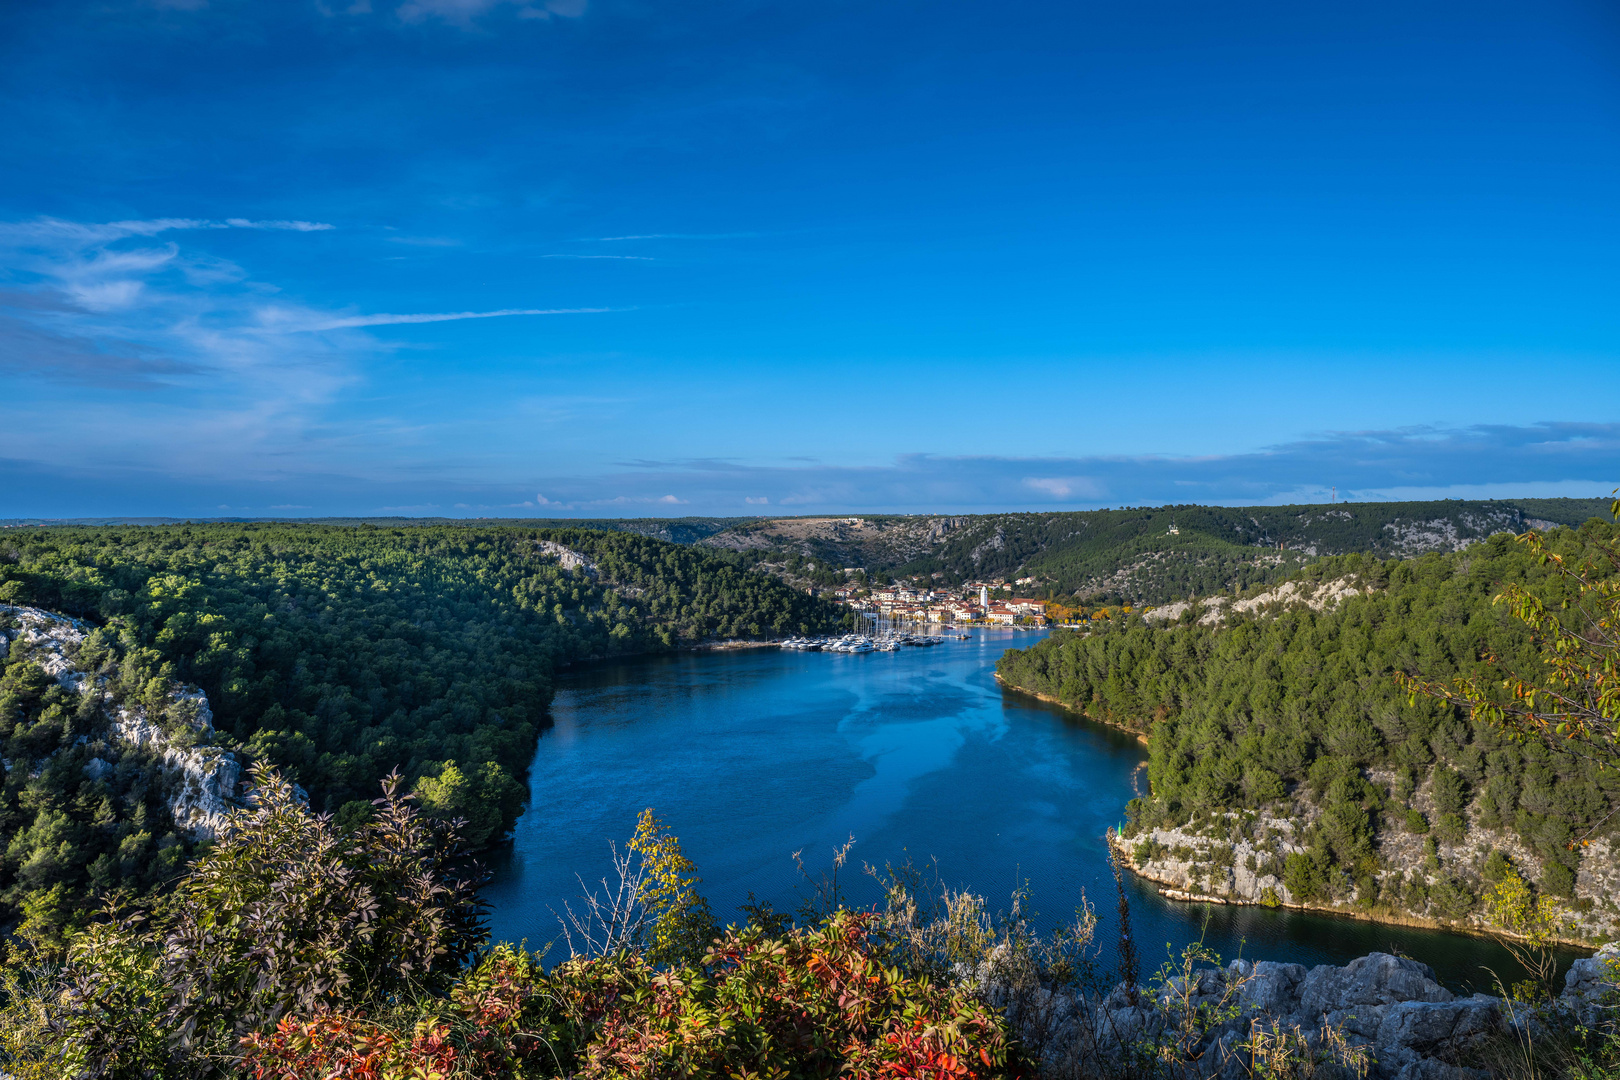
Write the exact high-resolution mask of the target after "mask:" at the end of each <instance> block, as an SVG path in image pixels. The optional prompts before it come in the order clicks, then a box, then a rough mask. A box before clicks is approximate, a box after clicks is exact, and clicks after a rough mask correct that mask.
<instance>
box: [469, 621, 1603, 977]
mask: <svg viewBox="0 0 1620 1080" xmlns="http://www.w3.org/2000/svg"><path fill="white" fill-rule="evenodd" d="M1037 639H1038V638H1037V635H1035V634H1030V633H1014V632H1012V631H1010V630H1009V631H982V632H978V633H976V634H974V635H973V636H972V638H971V640H968V641H953V642H950V643H948V644H945V645H940V646H935V647H933V648H926V649H921V648H910V649H905V650H902V651H900V652H897V653H869V654H864V655H836V654H823V653H800V652H785V651H782V650H778V649H774V648H762V649H746V650H738V651H735V652H715V653H681V654H677V655H673V656H665V657H654V658H649V659H638V660H633V661H628V662H623V663H612V664H596V665H590V666H586V667H584V668H581V669H578V670H576V671H573V672H570V673H568V674H566V675H565V676H564V677H563V678H562V680H561V681H560V683H559V692H558V694H557V697H556V701H555V703H554V704H553V707H552V712H553V717H554V719H555V723H554V725H553V726H552V727H551V728H550V729H548V730H547V731H546V732H545V734H544V735H543V736H542V737H541V739H540V745H539V749H538V752H537V753H536V755H535V761H534V766H533V768H532V770H531V772H530V777H529V783H530V791H531V804H530V806H529V808H528V810H527V812H526V813H525V814H524V815H523V817H522V818H521V819H520V820H519V821H518V824H517V830H516V833H515V836H514V839H513V841H512V843H511V844H510V845H508V846H507V848H506V849H504V850H502V851H499V852H497V853H496V855H495V857H494V858H493V859H492V861H491V865H492V869H493V870H494V872H495V877H494V880H493V882H492V883H491V885H490V887H489V889H488V890H487V894H486V895H487V896H488V898H489V899H490V901H491V902H492V904H493V912H492V916H491V922H492V928H493V930H494V933H495V936H496V937H497V938H498V939H505V940H512V941H518V940H524V939H527V941H528V943H529V945H530V947H531V948H535V947H538V946H540V945H542V944H544V943H546V942H548V941H552V940H553V939H556V938H558V937H559V934H560V927H559V923H558V918H557V913H558V912H560V911H561V910H562V909H563V905H564V904H565V903H572V904H574V906H575V907H576V908H577V907H578V897H579V895H580V893H581V891H582V889H581V885H580V880H581V879H582V880H583V881H585V882H590V883H593V884H594V883H597V882H598V881H599V880H600V879H601V878H602V877H603V876H604V875H605V874H608V873H609V871H610V869H611V860H610V851H609V843H610V842H612V841H617V842H619V843H620V845H621V846H622V844H623V841H624V840H625V839H626V838H627V837H629V836H630V834H631V833H632V832H633V831H634V828H635V821H636V815H637V814H638V813H640V812H641V810H642V809H644V808H646V807H649V806H650V807H653V808H654V809H656V811H657V812H658V814H659V816H661V817H662V818H663V819H664V820H665V821H666V822H667V823H668V824H669V826H670V827H671V828H672V829H673V830H674V832H675V834H676V835H678V836H679V837H680V838H681V842H682V844H683V846H684V848H685V850H686V853H687V855H688V856H689V857H690V858H691V859H692V860H693V861H694V862H695V863H696V864H697V866H698V871H699V873H700V874H701V875H702V878H703V885H702V891H703V892H704V894H705V895H706V896H707V897H708V898H709V902H710V904H711V906H712V907H713V909H714V911H715V913H716V915H717V916H718V917H719V918H720V919H721V920H722V921H740V920H741V918H742V916H741V913H740V912H739V911H738V907H737V906H738V905H739V904H741V903H743V902H745V901H746V900H747V898H748V896H749V894H750V893H752V894H753V895H754V896H755V897H756V898H757V899H762V900H769V901H770V902H771V903H772V904H773V905H774V906H775V907H776V908H777V909H778V910H788V911H792V910H794V909H795V908H797V906H798V905H799V903H800V901H801V900H802V899H803V898H804V897H805V895H806V889H807V885H806V882H805V881H804V879H803V878H801V876H800V874H799V873H798V871H797V869H796V868H795V865H794V861H793V855H794V853H795V852H802V853H803V856H802V857H803V860H804V862H805V864H806V867H807V869H808V870H809V871H810V873H811V874H812V875H813V876H818V877H819V876H820V875H821V874H822V873H823V872H825V871H827V870H828V869H829V867H830V864H831V856H832V852H833V849H834V848H835V847H836V846H838V845H840V844H841V843H843V842H844V841H845V840H847V839H848V838H849V837H851V836H853V837H854V839H855V845H854V847H853V848H852V849H851V850H850V860H849V865H848V866H846V868H845V871H844V874H843V884H844V885H845V886H847V890H848V893H849V895H850V896H851V898H852V899H853V900H855V901H858V902H863V903H870V902H873V901H874V900H876V899H877V898H878V896H879V895H880V894H879V891H878V889H877V887H876V885H875V883H874V882H873V881H872V880H871V879H869V878H868V877H866V876H865V875H864V874H862V873H861V872H860V868H861V865H862V864H869V865H872V866H875V867H878V868H882V867H883V866H884V865H885V864H899V863H902V862H904V861H906V860H907V859H909V860H910V861H911V862H912V863H914V864H918V865H921V866H926V867H928V868H929V872H930V874H932V873H934V872H935V870H936V869H937V874H938V877H939V879H940V880H941V881H943V882H944V883H945V884H948V885H950V886H951V887H953V888H968V889H971V890H973V891H975V892H977V893H979V894H981V895H983V896H985V897H987V898H988V899H989V901H990V904H991V907H992V909H995V908H998V907H999V908H1005V907H1006V906H1007V905H1008V903H1009V902H1010V899H1011V896H1012V893H1013V891H1014V889H1016V888H1019V887H1021V886H1027V888H1028V891H1029V895H1030V897H1031V901H1032V906H1033V909H1034V910H1035V911H1036V912H1037V913H1038V915H1039V919H1040V921H1041V922H1042V923H1044V924H1046V925H1054V924H1056V923H1059V922H1063V921H1066V920H1068V919H1070V918H1072V916H1073V913H1074V910H1075V908H1076V907H1077V905H1079V904H1081V903H1082V902H1083V899H1085V900H1089V901H1091V902H1092V903H1093V904H1094V906H1095V907H1096V909H1097V913H1098V915H1099V917H1100V919H1101V925H1100V928H1099V937H1098V940H1099V942H1100V945H1101V950H1102V952H1101V955H1100V957H1099V963H1101V964H1103V965H1105V966H1111V965H1113V964H1114V963H1115V960H1114V954H1113V947H1114V946H1113V943H1114V941H1115V940H1116V937H1115V925H1116V923H1115V920H1116V916H1115V913H1114V907H1115V903H1116V894H1115V891H1114V883H1113V879H1112V876H1111V874H1110V871H1109V867H1108V859H1107V849H1106V846H1105V844H1104V841H1103V835H1104V832H1105V830H1106V829H1107V828H1108V826H1110V825H1113V824H1115V823H1116V822H1118V821H1119V820H1120V818H1121V817H1122V815H1123V811H1124V806H1125V803H1126V801H1127V800H1128V799H1130V798H1131V796H1132V795H1133V794H1134V793H1135V791H1134V785H1135V784H1138V783H1141V784H1144V785H1145V784H1146V775H1145V771H1144V770H1142V769H1141V766H1142V765H1143V763H1144V762H1145V760H1146V751H1145V748H1143V747H1142V746H1141V745H1140V744H1139V743H1137V742H1136V741H1135V740H1134V739H1132V738H1130V737H1128V736H1126V735H1124V734H1122V733H1120V732H1117V731H1114V730H1112V729H1109V728H1105V727H1102V726H1101V725H1098V724H1093V723H1090V722H1089V721H1086V720H1084V719H1081V718H1077V717H1075V716H1072V715H1070V714H1068V713H1066V712H1064V711H1062V710H1060V709H1057V708H1054V707H1051V706H1047V705H1045V704H1043V703H1041V702H1039V701H1036V700H1033V699H1031V698H1028V697H1025V696H1024V695H1021V694H1017V693H1015V692H1011V691H1003V690H1002V689H1001V687H1000V686H999V685H997V683H996V682H995V680H994V678H993V677H992V673H993V671H994V667H995V661H996V659H997V658H998V657H999V656H1000V655H1001V653H1002V652H1003V651H1005V650H1006V649H1008V648H1018V647H1025V646H1028V645H1030V644H1033V643H1034V642H1035V641H1036V640H1037ZM1127 892H1128V895H1129V897H1130V900H1131V909H1132V919H1133V922H1134V924H1135V929H1136V937H1137V941H1138V944H1139V948H1140V949H1141V950H1142V953H1143V968H1144V973H1146V972H1147V971H1149V970H1151V969H1152V968H1154V967H1156V966H1157V965H1158V964H1159V963H1160V962H1162V961H1163V960H1164V959H1165V958H1166V947H1167V946H1168V947H1169V948H1170V949H1173V950H1177V951H1179V950H1180V949H1181V947H1182V946H1183V945H1185V944H1186V943H1188V942H1190V941H1194V940H1197V939H1198V938H1199V937H1200V935H1202V936H1203V938H1204V941H1205V943H1206V944H1207V945H1209V946H1211V947H1212V948H1214V949H1215V950H1216V951H1217V952H1219V953H1220V954H1221V956H1222V957H1223V958H1226V959H1230V958H1232V957H1234V956H1237V955H1240V954H1241V955H1243V956H1245V957H1250V958H1254V959H1267V960H1288V961H1295V962H1298V963H1303V964H1307V965H1311V964H1319V963H1344V962H1345V961H1346V960H1349V959H1351V958H1353V957H1356V956H1361V955H1363V954H1365V953H1368V952H1372V951H1375V950H1377V951H1384V952H1400V953H1402V954H1404V955H1407V956H1412V957H1415V958H1417V959H1419V960H1423V961H1425V962H1427V963H1429V964H1431V965H1433V966H1434V968H1435V969H1436V971H1437V972H1438V973H1439V975H1440V977H1441V979H1442V981H1444V982H1446V983H1447V984H1448V985H1450V986H1452V987H1453V988H1454V989H1458V990H1469V991H1471V990H1488V989H1489V988H1490V975H1489V974H1487V973H1486V972H1485V971H1484V970H1482V969H1483V967H1486V966H1488V967H1491V968H1494V969H1495V970H1496V971H1497V972H1499V973H1500V974H1501V975H1502V976H1503V978H1504V979H1507V980H1509V981H1511V979H1512V978H1514V977H1516V975H1515V974H1514V973H1515V972H1517V970H1518V969H1517V968H1516V966H1515V965H1514V964H1513V962H1512V959H1511V957H1510V956H1508V954H1507V953H1506V951H1505V950H1503V949H1502V948H1500V947H1499V946H1497V945H1495V944H1494V943H1492V942H1490V941H1488V940H1485V939H1481V938H1478V937H1472V936H1466V935H1459V934H1451V933H1444V932H1438V931H1429V930H1419V929H1412V928H1407V927H1399V926H1387V925H1381V924H1376V923H1369V922H1362V921H1357V920H1353V919H1347V918H1339V917H1335V916H1330V915H1318V914H1307V913H1301V912H1290V911H1266V910H1262V909H1257V908H1240V907H1227V906H1222V905H1202V904H1182V903H1176V902H1172V901H1167V900H1164V899H1162V898H1161V897H1160V896H1159V895H1158V894H1157V892H1156V891H1155V888H1154V887H1153V886H1152V885H1151V884H1149V883H1146V882H1139V881H1136V880H1135V879H1129V880H1128V881H1127ZM560 949H561V943H560V941H559V943H558V944H557V945H556V946H553V952H552V956H553V957H556V956H557V955H558V950H560ZM1571 955H1574V954H1571ZM1567 960H1568V958H1566V961H1565V962H1566V963H1567Z"/></svg>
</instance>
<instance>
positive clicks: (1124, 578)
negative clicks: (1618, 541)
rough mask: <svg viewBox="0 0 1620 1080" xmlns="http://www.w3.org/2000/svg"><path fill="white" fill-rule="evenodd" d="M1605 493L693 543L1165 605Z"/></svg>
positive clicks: (1115, 516) (745, 528)
mask: <svg viewBox="0 0 1620 1080" xmlns="http://www.w3.org/2000/svg"><path fill="white" fill-rule="evenodd" d="M1607 506H1608V504H1607V502H1606V501H1605V500H1602V499H1522V500H1491V501H1484V502H1463V501H1458V500H1446V501H1436V502H1399V503H1333V504H1322V505H1314V506H1248V507H1219V506H1193V505H1187V506H1164V507H1156V508H1148V507H1142V508H1126V509H1122V510H1084V511H1072V512H1066V513H1021V514H974V515H960V516H938V517H918V516H868V517H837V518H835V517H825V518H777V519H759V520H753V521H746V522H741V523H738V524H735V525H732V526H731V527H729V528H725V529H721V530H718V531H716V532H714V533H711V534H710V535H708V536H706V537H703V538H701V539H700V540H698V541H697V542H698V543H700V544H703V545H707V546H714V547H723V548H728V549H730V550H732V551H737V552H740V553H744V554H746V555H748V556H750V557H751V558H752V559H754V560H755V562H756V564H757V565H760V566H761V567H762V568H765V569H769V570H773V571H775V572H776V573H778V574H781V575H782V576H784V577H787V578H789V579H790V580H795V581H796V582H803V583H810V582H813V581H826V580H827V579H828V578H829V576H836V575H829V571H841V570H842V568H844V567H861V568H863V569H865V570H866V571H867V572H868V573H869V574H872V575H884V576H909V575H927V576H929V577H932V578H934V579H936V580H941V581H947V582H960V581H964V580H971V579H976V578H983V579H991V580H993V579H996V578H1003V579H1005V580H1007V581H1016V580H1018V579H1020V578H1033V579H1034V581H1033V582H1030V583H1029V584H1028V585H1027V586H1026V587H1027V588H1028V589H1029V590H1030V591H1033V592H1039V593H1043V594H1049V595H1078V596H1082V597H1095V598H1099V599H1102V598H1113V599H1119V600H1129V601H1138V602H1144V603H1164V602H1166V601H1169V600H1175V599H1180V598H1183V597H1185V596H1187V595H1189V594H1194V593H1196V594H1207V593H1210V592H1214V591H1218V590H1220V589H1225V588H1242V587H1246V586H1249V585H1254V584H1260V583H1264V582H1269V581H1273V580H1278V579H1280V578H1282V577H1283V576H1286V574H1287V573H1288V572H1290V571H1291V570H1293V569H1296V568H1298V567H1299V566H1301V565H1303V564H1305V563H1308V562H1310V561H1312V560H1315V559H1317V558H1322V557H1325V556H1329V555H1342V554H1347V553H1350V552H1370V553H1372V554H1375V555H1379V556H1381V557H1385V558H1389V557H1405V556H1411V555H1420V554H1423V553H1424V552H1429V551H1442V552H1450V551H1457V550H1460V549H1462V548H1464V547H1466V546H1468V545H1469V544H1472V543H1475V542H1477V541H1480V540H1483V539H1485V538H1486V537H1487V536H1490V535H1491V534H1492V533H1498V532H1504V531H1513V532H1523V531H1524V530H1525V529H1529V528H1545V527H1549V526H1552V525H1578V524H1580V523H1582V522H1584V521H1586V520H1587V519H1588V518H1591V517H1596V516H1600V515H1602V514H1603V513H1604V512H1605V511H1606V509H1607Z"/></svg>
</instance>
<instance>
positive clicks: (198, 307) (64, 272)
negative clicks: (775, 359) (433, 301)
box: [0, 218, 600, 505]
mask: <svg viewBox="0 0 1620 1080" xmlns="http://www.w3.org/2000/svg"><path fill="white" fill-rule="evenodd" d="M248 228H251V229H258V230H278V231H285V232H290V233H293V234H315V233H321V232H324V231H326V230H327V229H329V228H331V226H329V225H327V224H325V223H321V222H306V221H281V220H274V221H264V220H256V219H250V218H229V219H225V220H223V221H215V220H212V219H203V218H153V219H142V220H125V221H112V222H76V221H66V220H62V219H57V218H35V219H32V220H27V221H18V222H0V378H3V379H4V380H5V382H4V384H3V385H4V387H5V392H6V394H7V396H8V398H9V399H10V403H11V405H12V408H11V409H10V410H9V415H8V420H7V423H6V424H5V425H4V426H3V430H0V456H6V455H10V456H12V457H14V458H17V459H24V460H26V459H28V458H32V457H34V456H35V455H36V454H37V453H38V448H40V447H46V446H48V447H51V448H52V449H51V456H52V457H53V458H54V459H56V460H58V461H60V462H63V463H67V464H71V463H74V462H96V461H109V460H113V461H117V462H119V463H120V464H122V465H125V466H128V467H130V468H135V469H141V468H152V469H169V468H172V469H173V470H174V471H175V472H176V473H184V474H186V475H189V476H195V477H207V476H209V475H212V474H215V473H217V472H228V471H231V470H236V471H239V472H240V473H241V474H243V475H249V474H267V473H269V472H273V471H276V470H280V471H281V472H286V471H288V470H291V471H293V472H304V473H307V472H309V471H310V470H312V469H314V470H319V469H321V468H323V466H322V465H321V461H322V459H323V456H326V455H329V456H333V457H339V458H341V457H344V456H349V455H351V454H352V449H350V447H351V446H352V444H353V443H354V441H355V440H356V439H364V440H368V441H369V444H370V445H373V446H378V447H386V446H387V445H389V441H390V440H396V441H397V440H400V439H408V438H410V433H409V431H407V430H406V429H407V428H408V426H409V425H408V424H407V423H402V422H398V421H393V420H390V419H389V418H387V417H381V418H378V419H377V420H376V421H375V422H374V423H372V424H371V426H369V427H368V425H367V423H365V422H362V423H359V424H356V423H350V422H344V423H333V422H332V410H333V409H335V408H339V407H340V406H341V405H342V403H343V401H344V400H345V398H344V391H345V390H346V388H349V387H352V386H354V385H356V384H357V383H359V382H361V381H362V380H363V378H364V375H365V372H364V364H365V363H366V362H367V360H368V358H370V357H373V356H377V355H380V354H383V353H385V352H387V351H388V350H389V349H390V348H391V346H390V345H389V344H388V343H387V342H384V341H381V340H379V339H377V338H375V337H373V336H371V335H370V334H368V333H367V331H368V330H369V329H372V328H380V327H386V326H403V325H413V324H424V323H440V322H453V321H459V320H465V319H491V318H501V317H513V316H516V317H523V316H538V315H560V314H584V313H590V312H594V311H596V310H600V309H580V308H545V307H529V308H505V309H499V310H492V311H451V312H421V313H413V312H405V313H393V312H386V313H377V314H364V313H355V312H344V311H332V310H321V309H319V308H315V307H310V306H301V305H299V304H296V303H288V302H286V301H273V300H272V299H271V298H272V297H274V296H275V295H276V294H277V292H278V291H279V290H277V289H276V288H275V287H274V286H273V285H269V284H267V283H263V282H258V281H254V280H253V279H252V278H251V276H250V275H249V274H248V272H247V271H246V270H244V269H243V268H242V267H239V266H237V265H236V264H234V263H232V262H230V261H228V260H224V259H220V258H218V257H215V256H213V255H211V254H210V253H208V252H206V251H202V250H198V249H196V248H195V247H194V246H192V245H191V244H190V243H188V242H184V239H185V238H184V236H183V234H184V233H185V232H187V231H193V232H194V231H198V230H215V229H248ZM174 237H179V238H180V240H176V239H172V238H174ZM53 385H54V386H55V387H56V388H55V389H53ZM62 385H70V386H72V387H74V388H75V398H74V403H73V407H71V408H64V407H62V401H61V390H60V387H61V386H62ZM131 392H133V393H135V394H136V395H137V396H135V397H131V396H130V394H131ZM137 417H138V422H135V418H137ZM288 496H291V497H288ZM226 501H230V502H232V503H233V505H234V504H235V503H236V501H237V500H236V499H229V500H226ZM305 501H307V500H305V499H301V498H299V497H297V492H287V493H284V494H283V496H282V497H281V498H277V499H266V500H260V501H259V502H258V503H257V505H267V504H269V503H272V502H274V503H277V504H282V503H292V502H305Z"/></svg>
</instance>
